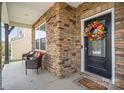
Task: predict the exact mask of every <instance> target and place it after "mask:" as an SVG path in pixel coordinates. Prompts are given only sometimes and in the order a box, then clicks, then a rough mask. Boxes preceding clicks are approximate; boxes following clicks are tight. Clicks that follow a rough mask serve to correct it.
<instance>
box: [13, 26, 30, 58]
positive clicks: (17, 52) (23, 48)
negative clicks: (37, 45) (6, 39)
mask: <svg viewBox="0 0 124 93" xmlns="http://www.w3.org/2000/svg"><path fill="white" fill-rule="evenodd" d="M22 30H23V31H24V37H23V38H21V39H19V40H15V41H12V42H11V60H18V59H22V54H24V53H27V52H29V51H30V50H31V49H32V45H31V36H32V35H31V33H32V32H31V29H28V28H22Z"/></svg>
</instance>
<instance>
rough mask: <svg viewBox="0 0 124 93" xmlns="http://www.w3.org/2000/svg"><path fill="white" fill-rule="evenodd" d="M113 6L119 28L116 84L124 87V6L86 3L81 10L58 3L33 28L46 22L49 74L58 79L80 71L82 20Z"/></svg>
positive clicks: (81, 6)
mask: <svg viewBox="0 0 124 93" xmlns="http://www.w3.org/2000/svg"><path fill="white" fill-rule="evenodd" d="M113 7H115V27H116V32H115V46H116V85H117V86H120V87H122V88H124V73H123V72H124V64H123V62H124V51H123V50H124V43H123V41H124V38H123V36H124V35H123V34H124V33H123V32H124V31H123V30H124V20H123V19H124V16H123V15H124V14H123V13H124V11H123V10H124V9H123V8H124V3H82V4H81V5H79V6H78V7H77V8H73V7H71V6H69V5H67V4H66V3H56V4H54V5H53V6H52V7H51V8H50V9H49V10H48V11H47V12H46V13H45V14H44V15H43V16H41V18H40V19H39V20H38V21H37V22H36V23H35V24H34V25H33V28H35V27H37V26H38V25H40V24H41V23H43V22H44V21H46V25H47V51H46V52H47V54H48V58H47V61H46V62H45V63H47V69H48V71H50V72H53V73H54V74H56V75H57V76H58V77H64V76H68V75H70V74H71V73H74V72H76V71H78V72H80V71H81V20H82V19H85V18H88V17H90V16H92V15H95V14H97V13H100V12H102V11H105V10H107V9H110V8H113ZM33 32H34V30H33ZM33 35H34V34H33ZM33 37H34V36H33ZM33 41H34V40H33ZM32 43H33V42H32ZM33 44H34V43H33Z"/></svg>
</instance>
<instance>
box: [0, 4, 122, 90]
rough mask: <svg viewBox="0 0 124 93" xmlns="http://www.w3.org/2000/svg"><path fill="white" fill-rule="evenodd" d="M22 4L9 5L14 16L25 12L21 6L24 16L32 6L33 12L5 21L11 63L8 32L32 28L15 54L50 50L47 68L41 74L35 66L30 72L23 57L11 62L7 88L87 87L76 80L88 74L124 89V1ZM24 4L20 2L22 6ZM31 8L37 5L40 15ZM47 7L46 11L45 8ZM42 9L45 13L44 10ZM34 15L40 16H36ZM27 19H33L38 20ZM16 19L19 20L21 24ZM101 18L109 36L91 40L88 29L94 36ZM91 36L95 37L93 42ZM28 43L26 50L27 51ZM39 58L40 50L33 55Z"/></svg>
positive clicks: (108, 86) (5, 78)
mask: <svg viewBox="0 0 124 93" xmlns="http://www.w3.org/2000/svg"><path fill="white" fill-rule="evenodd" d="M21 4H22V5H21ZM21 4H19V3H7V6H8V7H10V8H9V9H10V10H8V11H10V12H9V13H10V14H11V16H13V15H14V13H13V12H11V11H14V12H15V13H16V14H19V13H18V10H20V9H22V11H21V12H20V13H21V14H22V13H24V12H23V9H27V11H26V13H24V14H23V15H16V16H15V19H13V20H12V19H11V20H10V23H4V25H5V28H6V29H5V32H8V33H6V40H5V41H6V54H5V59H6V61H5V62H6V63H9V61H8V50H7V49H8V43H9V42H8V35H9V33H10V30H11V29H8V28H10V27H14V26H15V27H16V26H17V27H18V26H19V27H26V28H30V30H27V31H26V32H27V35H26V33H25V34H24V37H28V38H26V39H25V40H23V39H21V40H22V41H21V42H23V44H22V43H18V44H16V45H15V46H16V48H15V47H13V49H15V52H14V53H12V54H13V55H14V56H17V55H18V54H19V53H21V52H22V53H21V54H20V55H19V59H22V55H23V53H26V52H28V51H30V50H36V51H38V52H43V53H44V54H46V55H45V58H42V59H43V61H39V62H40V63H44V65H45V69H42V70H40V69H39V74H38V75H37V73H36V71H35V70H28V74H27V75H26V74H25V64H24V63H22V62H21V61H19V62H13V63H9V64H6V65H5V67H4V68H3V72H2V73H3V75H2V77H3V80H2V84H3V88H4V89H13V90H14V89H23V90H27V89H40V90H46V89H61V90H70V89H71V90H72V89H74V90H79V89H86V88H84V87H80V86H78V85H76V84H75V83H74V82H73V81H75V80H76V79H78V78H81V77H84V76H85V75H86V78H87V79H90V80H91V81H95V84H97V86H99V85H104V84H105V85H104V86H103V87H106V89H116V87H113V86H117V87H120V88H122V89H123V88H124V68H123V67H124V57H123V56H124V47H123V46H124V38H123V34H124V26H123V25H124V19H123V9H124V3H114V2H112V3H80V4H78V5H77V6H75V4H74V3H73V4H74V5H73V4H71V3H69V4H68V3H53V4H50V3H49V4H48V5H47V7H46V8H43V7H41V6H42V5H44V4H47V3H36V4H35V5H33V4H31V3H21ZM28 5H29V6H28ZM37 5H39V7H37ZM18 6H20V8H19V9H18ZM23 6H25V7H23ZM31 6H32V7H35V8H36V10H34V13H33V12H30V10H31V11H32V10H33V9H34V8H33V9H32V8H31ZM89 6H90V7H89ZM15 7H17V8H15ZM37 8H38V9H39V10H38V11H37ZM41 8H42V9H46V10H44V11H43V10H40V9H41ZM14 9H17V10H14ZM109 10H111V11H109ZM36 11H37V13H38V14H37V13H36ZM39 11H41V12H42V14H39ZM32 14H36V15H32ZM17 16H18V17H19V16H21V17H23V18H22V19H24V20H21V19H18V20H17V19H16V17H17ZM34 16H35V18H32V17H34ZM26 18H29V19H32V21H29V20H27V19H26ZM25 19H26V20H25ZM19 20H21V21H19ZM94 20H95V21H94ZM96 20H98V21H96ZM16 21H17V22H18V21H19V22H18V25H17V22H16ZM26 22H27V23H26ZM96 22H97V23H99V24H100V25H102V27H103V28H104V29H103V30H105V31H103V30H102V33H104V34H103V37H100V39H99V38H96V39H93V38H90V39H88V36H89V35H88V36H87V37H84V32H85V31H84V30H85V29H86V28H87V27H89V26H90V30H89V31H90V32H92V33H90V34H91V35H92V36H94V34H93V33H94V32H95V33H97V32H98V31H99V30H98V29H96V28H98V27H94V28H91V26H92V24H95V23H96ZM20 23H21V24H20ZM19 24H20V25H19ZM22 25H23V26H22ZM93 26H94V25H93ZM93 26H92V27H93ZM98 26H99V25H98ZM89 31H88V32H89ZM100 32H101V31H100ZM28 35H30V36H28ZM95 35H96V34H95ZM29 37H30V39H29ZM28 39H29V40H30V42H29V40H28ZM91 39H93V40H92V41H91ZM97 39H98V40H97ZM26 40H27V41H26ZM24 41H26V42H24ZM94 41H95V42H94ZM28 43H29V44H28ZM19 44H20V45H19ZM24 45H25V46H26V47H25V50H26V51H22V50H21V49H23V48H24V47H23V46H24ZM29 46H30V47H29ZM27 49H28V50H27ZM37 56H38V54H37V53H36V55H35V54H33V58H34V57H37ZM13 58H15V57H13ZM27 59H28V58H27ZM33 66H34V65H33ZM59 78H61V79H59ZM84 81H85V80H84ZM86 83H87V82H86ZM90 84H91V83H89V85H90ZM112 84H113V86H112ZM83 85H86V84H83ZM89 85H88V86H89ZM92 87H94V86H92ZM89 89H91V88H89ZM117 89H118V88H117Z"/></svg>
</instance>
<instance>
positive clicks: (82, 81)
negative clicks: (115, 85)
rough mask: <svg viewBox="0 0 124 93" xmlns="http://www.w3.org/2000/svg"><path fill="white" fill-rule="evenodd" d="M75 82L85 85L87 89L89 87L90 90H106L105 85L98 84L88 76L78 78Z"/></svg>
mask: <svg viewBox="0 0 124 93" xmlns="http://www.w3.org/2000/svg"><path fill="white" fill-rule="evenodd" d="M77 83H78V85H80V86H82V87H85V88H87V89H90V90H107V89H108V88H107V87H105V86H103V85H100V84H98V83H96V82H94V81H92V80H90V79H88V78H81V79H79V80H78V82H77Z"/></svg>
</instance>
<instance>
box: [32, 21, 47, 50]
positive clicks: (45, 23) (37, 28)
mask: <svg viewBox="0 0 124 93" xmlns="http://www.w3.org/2000/svg"><path fill="white" fill-rule="evenodd" d="M44 24H45V32H46V31H47V26H46V21H45V22H43V23H42V24H41V25H39V26H37V27H36V28H35V31H36V30H37V29H38V28H39V27H40V26H43V25H44ZM39 42H40V41H39ZM45 42H46V49H45V50H40V49H36V42H35V34H34V44H35V45H34V47H35V50H37V51H41V52H46V51H47V34H46V41H45ZM39 48H40V44H39Z"/></svg>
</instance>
